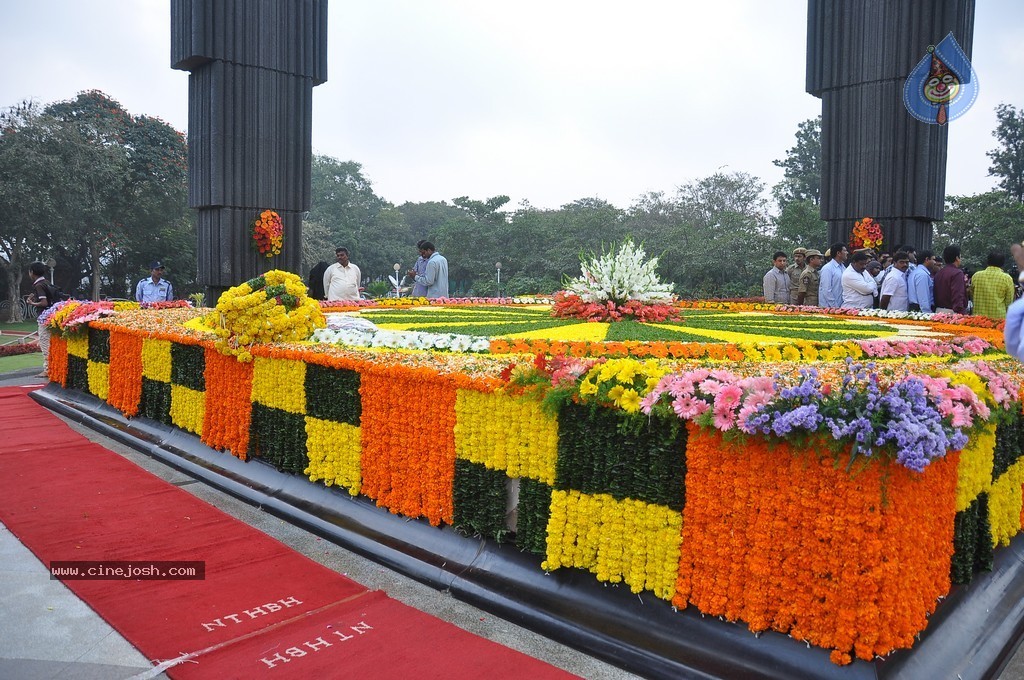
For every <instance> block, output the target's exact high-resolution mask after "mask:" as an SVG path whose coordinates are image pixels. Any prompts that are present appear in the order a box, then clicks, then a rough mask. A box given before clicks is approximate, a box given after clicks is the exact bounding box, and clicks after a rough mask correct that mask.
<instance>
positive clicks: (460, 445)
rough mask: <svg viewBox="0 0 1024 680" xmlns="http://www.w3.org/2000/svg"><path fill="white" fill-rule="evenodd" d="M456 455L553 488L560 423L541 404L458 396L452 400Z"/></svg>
mask: <svg viewBox="0 0 1024 680" xmlns="http://www.w3.org/2000/svg"><path fill="white" fill-rule="evenodd" d="M455 418H456V421H455V455H456V456H457V457H459V458H463V459H466V460H470V461H472V462H474V463H482V464H483V465H486V466H487V467H488V468H490V469H492V470H504V471H505V472H506V473H507V474H508V476H509V477H529V478H531V479H536V480H538V481H541V482H544V483H545V484H554V481H555V460H556V459H557V457H558V423H557V421H556V420H555V418H554V417H552V416H549V415H548V414H546V413H544V411H543V410H542V409H541V405H540V402H538V401H536V400H533V399H526V398H517V397H513V396H511V395H506V394H495V393H486V394H485V393H481V392H476V391H474V390H459V391H458V394H457V396H456V400H455Z"/></svg>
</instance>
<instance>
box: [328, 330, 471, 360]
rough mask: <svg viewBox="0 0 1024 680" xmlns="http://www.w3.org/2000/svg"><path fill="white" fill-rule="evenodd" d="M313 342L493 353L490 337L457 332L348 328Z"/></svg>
mask: <svg viewBox="0 0 1024 680" xmlns="http://www.w3.org/2000/svg"><path fill="white" fill-rule="evenodd" d="M310 339H311V340H312V341H313V342H322V343H327V344H331V345H344V346H346V347H378V348H385V349H419V350H445V351H449V352H462V353H465V352H476V353H479V352H489V351H490V347H491V341H490V339H489V338H483V337H475V336H472V335H457V334H455V333H422V332H419V331H389V330H384V329H381V328H376V327H375V328H373V329H366V328H356V327H351V326H350V327H346V328H339V329H332V328H319V329H317V330H316V331H314V332H313V337H312V338H310Z"/></svg>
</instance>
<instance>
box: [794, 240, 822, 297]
mask: <svg viewBox="0 0 1024 680" xmlns="http://www.w3.org/2000/svg"><path fill="white" fill-rule="evenodd" d="M804 259H805V260H806V261H807V266H806V267H805V268H804V270H803V272H802V273H801V274H800V284H799V285H798V286H797V293H796V304H798V305H807V306H808V307H817V306H818V282H819V281H820V280H821V272H820V271H819V270H820V269H821V263H822V262H824V261H825V260H824V258H823V257H822V256H821V251H819V250H814V249H813V248H812V249H811V250H806V251H804Z"/></svg>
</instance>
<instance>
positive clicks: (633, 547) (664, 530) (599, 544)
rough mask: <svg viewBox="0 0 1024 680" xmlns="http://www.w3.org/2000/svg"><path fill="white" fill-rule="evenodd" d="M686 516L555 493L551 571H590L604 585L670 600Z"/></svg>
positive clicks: (599, 497) (654, 507) (653, 507)
mask: <svg viewBox="0 0 1024 680" xmlns="http://www.w3.org/2000/svg"><path fill="white" fill-rule="evenodd" d="M682 526H683V516H682V513H680V512H676V511H674V510H671V509H669V508H666V507H664V506H661V505H652V504H650V503H644V502H643V501H638V500H634V499H632V498H627V499H625V500H621V501H619V500H615V499H614V498H613V497H612V496H610V495H608V494H594V495H591V494H585V493H581V492H579V491H575V490H570V491H557V490H556V491H554V492H553V493H552V494H551V518H550V520H549V521H548V540H547V556H546V557H547V559H546V560H545V561H544V563H543V565H541V566H542V567H543V568H544V569H546V570H552V569H558V568H559V567H578V568H582V569H588V570H590V572H591V573H593V574H595V575H596V576H597V579H598V580H599V581H606V582H609V583H620V582H623V581H624V582H625V583H627V584H629V587H630V590H632V591H633V592H634V593H639V592H640V591H642V590H650V591H652V592H653V593H654V594H655V595H656V596H657V597H659V598H661V599H663V600H671V599H672V596H673V594H674V592H675V581H676V577H677V575H678V569H679V547H680V545H681V544H682Z"/></svg>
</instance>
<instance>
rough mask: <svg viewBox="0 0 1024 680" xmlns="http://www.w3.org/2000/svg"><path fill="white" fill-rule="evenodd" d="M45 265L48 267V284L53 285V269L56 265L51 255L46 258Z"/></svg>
mask: <svg viewBox="0 0 1024 680" xmlns="http://www.w3.org/2000/svg"><path fill="white" fill-rule="evenodd" d="M46 266H47V267H49V268H50V285H51V286H52V285H53V269H54V267H56V266H57V260H55V259H53V258H52V257H51V258H49V259H48V260H46Z"/></svg>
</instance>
